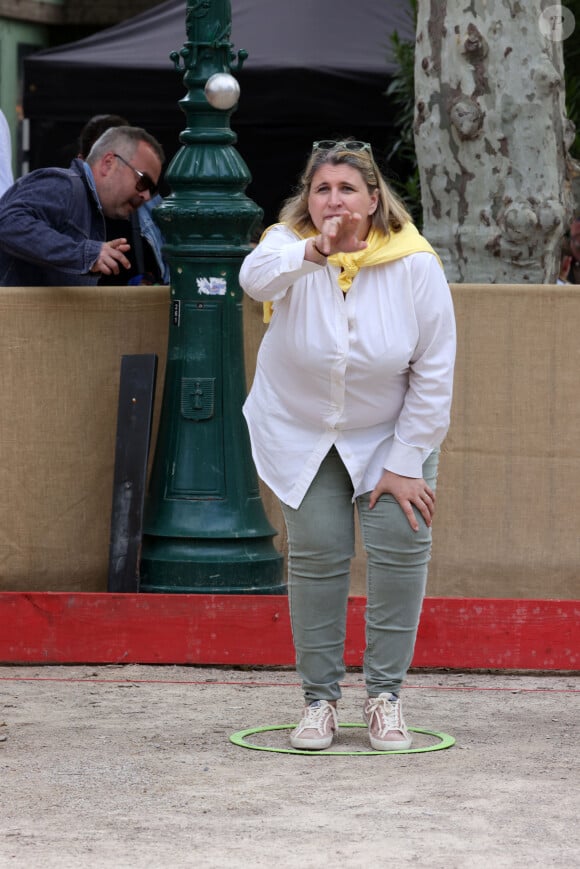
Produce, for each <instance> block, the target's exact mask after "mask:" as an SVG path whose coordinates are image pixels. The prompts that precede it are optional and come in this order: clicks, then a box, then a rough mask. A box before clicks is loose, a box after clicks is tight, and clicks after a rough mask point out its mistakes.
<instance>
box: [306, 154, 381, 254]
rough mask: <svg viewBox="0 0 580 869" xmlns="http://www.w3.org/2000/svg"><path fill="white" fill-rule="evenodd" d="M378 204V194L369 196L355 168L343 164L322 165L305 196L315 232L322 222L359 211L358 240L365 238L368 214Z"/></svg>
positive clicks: (369, 225)
mask: <svg viewBox="0 0 580 869" xmlns="http://www.w3.org/2000/svg"><path fill="white" fill-rule="evenodd" d="M378 202H379V194H378V191H377V190H375V191H374V192H373V193H369V191H368V187H367V185H366V183H365V180H364V178H363V176H362V175H361V173H360V172H359V171H358V169H355V168H354V167H353V166H349V165H347V164H346V163H340V164H339V165H338V166H333V165H332V164H330V163H323V164H322V166H320V168H318V169H317V170H316V172H315V173H314V175H313V176H312V183H311V185H310V192H309V194H308V211H309V212H310V217H311V220H312V223H313V224H314V226H315V227H316V229H317V230H318V231H320V230H321V229H322V225H323V222H324V221H325V220H327V219H328V218H330V217H338V216H339V215H340V214H345V213H347V212H350V213H351V214H354V213H355V212H358V214H360V215H361V217H363V218H364V219H363V220H362V221H361V225H360V230H359V232H358V236H359V238H361V239H362V238H366V236H367V235H368V231H369V229H370V228H371V215H372V214H373V213H374V212H375V211H376V209H377V205H378Z"/></svg>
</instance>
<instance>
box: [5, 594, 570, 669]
mask: <svg viewBox="0 0 580 869" xmlns="http://www.w3.org/2000/svg"><path fill="white" fill-rule="evenodd" d="M365 603H366V601H365V598H362V597H354V598H351V599H350V601H349V613H348V629H347V640H346V647H345V660H346V663H347V665H348V666H354V667H360V666H361V664H362V654H363V650H364V609H365ZM0 662H1V663H4V664H8V663H14V664H16V663H26V664H49V663H50V664H72V663H77V664H82V663H87V664H88V663H90V664H110V663H127V664H129V663H140V664H197V665H204V664H207V665H211V664H225V665H230V666H235V665H251V666H291V665H292V664H293V663H294V652H293V648H292V636H291V630H290V620H289V615H288V601H287V598H286V597H284V596H278V595H203V594H200V595H180V594H175V595H149V594H140V595H133V594H90V593H68V592H2V593H0ZM413 666H414V667H425V668H433V667H445V668H449V669H461V670H464V669H497V670H502V669H516V670H571V671H578V670H580V601H573V600H509V599H479V598H477V599H474V598H467V599H465V598H427V599H426V600H425V603H424V607H423V616H422V619H421V625H420V628H419V634H418V637H417V645H416V649H415V656H414V659H413Z"/></svg>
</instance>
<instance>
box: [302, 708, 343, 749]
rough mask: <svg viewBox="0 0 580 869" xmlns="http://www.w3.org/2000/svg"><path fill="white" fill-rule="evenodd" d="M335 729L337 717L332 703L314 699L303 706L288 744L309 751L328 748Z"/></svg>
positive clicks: (336, 728) (336, 727)
mask: <svg viewBox="0 0 580 869" xmlns="http://www.w3.org/2000/svg"><path fill="white" fill-rule="evenodd" d="M337 730H338V718H337V715H336V709H335V708H334V706H333V705H332V703H329V702H328V700H315V701H314V703H311V704H310V706H306V707H305V709H304V715H303V716H302V720H301V721H300V724H299V725H298V727H296V728H295V729H294V730H293V731H292V733H291V734H290V745H291V746H292V747H293V748H305V749H309V750H311V751H320V749H322V748H330V746H331V745H332V740H333V739H334V736H335V734H336V731H337Z"/></svg>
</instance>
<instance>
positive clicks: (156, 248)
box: [137, 195, 170, 284]
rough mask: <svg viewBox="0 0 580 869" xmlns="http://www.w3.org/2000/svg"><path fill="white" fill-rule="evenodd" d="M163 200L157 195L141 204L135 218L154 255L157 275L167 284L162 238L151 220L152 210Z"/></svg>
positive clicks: (167, 275)
mask: <svg viewBox="0 0 580 869" xmlns="http://www.w3.org/2000/svg"><path fill="white" fill-rule="evenodd" d="M162 202H163V199H162V198H161V196H159V195H157V196H155V197H154V198H153V199H150V200H149V202H145V203H143V205H142V206H141V208H139V210H138V211H137V218H138V220H139V229H140V232H141V235H142V236H143V238H145V239H147V241H148V242H149V244H150V245H151V249H152V251H153V253H154V254H155V259H156V260H157V265H158V266H159V274H160V275H161V277H162V281H163V283H164V284H168V283H169V280H170V276H169V266H168V265H167V263H166V262H165V260H164V259H163V252H162V247H163V236H162V234H161V230H160V229H159V227H158V226H157V224H156V223H155V221H154V220H153V209H154V208H156V207H157V206H158V205H161V203H162Z"/></svg>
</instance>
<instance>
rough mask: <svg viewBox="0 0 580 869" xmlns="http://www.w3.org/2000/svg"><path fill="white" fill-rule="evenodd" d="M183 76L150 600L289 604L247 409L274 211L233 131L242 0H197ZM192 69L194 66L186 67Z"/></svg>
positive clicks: (148, 572) (152, 488) (150, 498)
mask: <svg viewBox="0 0 580 869" xmlns="http://www.w3.org/2000/svg"><path fill="white" fill-rule="evenodd" d="M186 30H187V37H188V41H187V42H186V43H185V44H184V46H183V48H182V49H181V51H180V52H179V54H178V53H177V52H174V53H173V54H172V55H171V56H172V58H173V60H174V63H175V66H176V68H177V69H178V70H180V69H183V70H184V71H185V72H184V77H183V81H184V83H185V86H186V88H187V91H188V92H187V95H186V96H185V97H184V98H183V99H182V100H180V103H179V104H180V106H181V107H182V109H183V111H184V113H185V116H186V118H187V128H186V129H185V130H184V131H183V132H182V133H181V135H180V142H181V143H182V147H181V149H180V150H179V151H178V153H177V154H176V155H175V157H174V159H173V160H172V162H171V164H170V165H169V167H168V170H167V173H166V180H167V183H168V185H169V188H170V190H171V193H170V195H169V196H168V197H167V198H166V199H165V200H164V202H163V204H162V205H160V206H159V207H158V208H157V209H156V210H155V219H156V221H157V222H158V224H159V226H160V227H161V230H162V232H163V234H164V237H165V242H166V243H165V246H164V254H165V256H166V258H167V261H168V263H169V266H170V270H171V301H170V324H169V346H168V353H167V369H166V377H165V388H164V395H163V404H162V408H161V415H160V423H159V432H158V438H157V445H156V451H155V456H154V460H153V465H152V470H151V480H150V484H149V491H148V494H147V499H146V503H145V515H144V527H143V543H142V551H141V567H140V590H141V591H142V592H181V593H201V592H204V593H216V594H217V593H227V594H233V593H239V594H246V593H251V594H278V593H283V592H285V590H286V589H285V585H284V583H283V578H282V572H283V559H282V556H281V555H280V554H279V553H278V551H277V550H276V548H275V547H274V544H273V537H274V535H275V534H276V531H275V530H274V529H273V528H272V526H271V525H270V523H269V522H268V520H267V518H266V515H265V512H264V508H263V505H262V501H261V498H260V493H259V488H258V480H257V476H256V471H255V468H254V465H253V462H252V458H251V452H250V446H249V439H248V435H247V430H246V425H245V421H244V419H243V416H242V412H241V408H242V404H243V401H244V399H245V394H246V379H245V371H244V354H243V326H242V291H241V289H240V286H239V283H238V272H239V268H240V265H241V261H242V259H243V257H244V256H245V255H246V254H247V253H248V252H249V250H250V247H249V238H250V235H251V232H252V229H253V228H254V226H255V225H256V224H257V223H258V222H259V220H260V218H261V214H262V212H261V210H260V209H259V208H258V206H257V205H256V204H255V203H254V202H252V201H251V200H250V199H249V198H248V197H247V196H246V195H245V193H244V191H245V189H246V187H247V185H248V183H249V182H250V180H251V179H250V174H249V172H248V169H247V167H246V165H245V163H244V161H243V160H242V159H241V157H240V155H239V154H238V153H237V151H236V150H235V148H234V147H233V143H234V142H236V135H235V134H234V133H233V132H232V130H231V128H230V126H229V118H230V115H231V113H232V110H233V109H234V108H235V106H236V104H237V101H238V96H239V86H238V83H237V80H236V79H235V78H234V77H233V76H232V74H231V70H232V69H233V68H234V64H235V65H236V68H238V69H239V67H240V66H241V64H242V63H243V61H244V59H245V57H246V52H242V51H240V52H238V54H237V56H236V54H235V53H234V52H233V50H232V44H231V42H230V41H229V36H230V31H231V7H230V0H188V2H187V11H186ZM182 64H183V66H182Z"/></svg>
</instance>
